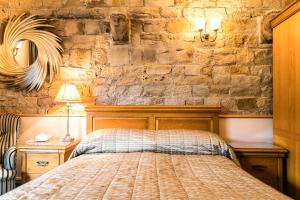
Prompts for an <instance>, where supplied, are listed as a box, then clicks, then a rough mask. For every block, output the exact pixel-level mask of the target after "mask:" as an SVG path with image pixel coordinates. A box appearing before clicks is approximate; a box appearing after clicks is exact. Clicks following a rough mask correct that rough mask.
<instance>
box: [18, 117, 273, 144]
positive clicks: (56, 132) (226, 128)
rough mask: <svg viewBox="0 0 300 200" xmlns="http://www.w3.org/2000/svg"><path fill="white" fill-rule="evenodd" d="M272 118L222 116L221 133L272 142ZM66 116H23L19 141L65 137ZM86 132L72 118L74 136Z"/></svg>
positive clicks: (80, 120)
mask: <svg viewBox="0 0 300 200" xmlns="http://www.w3.org/2000/svg"><path fill="white" fill-rule="evenodd" d="M272 121H273V120H272V119H271V118H221V119H220V135H221V136H222V137H223V138H224V139H225V140H227V141H243V142H247V141H249V142H272V139H273V128H272ZM66 126H67V125H66V117H58V116H56V117H55V116H47V117H46V116H45V117H22V118H21V133H20V137H19V143H23V142H26V141H27V140H29V139H33V138H34V137H35V136H36V135H37V134H39V133H42V132H44V133H46V134H51V135H53V137H58V138H63V136H64V135H65V134H66ZM85 132H86V118H85V117H83V116H82V117H78V116H77V117H71V118H70V133H71V135H72V137H74V138H82V137H84V136H85Z"/></svg>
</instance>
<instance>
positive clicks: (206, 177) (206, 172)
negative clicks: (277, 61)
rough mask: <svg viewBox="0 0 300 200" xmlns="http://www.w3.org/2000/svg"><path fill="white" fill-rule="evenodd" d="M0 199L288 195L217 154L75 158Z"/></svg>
mask: <svg viewBox="0 0 300 200" xmlns="http://www.w3.org/2000/svg"><path fill="white" fill-rule="evenodd" d="M0 199H9V200H13V199H22V200H25V199H30V200H35V199H43V200H44V199H53V200H54V199H55V200H60V199H61V200H68V199H86V200H89V199H91V200H92V199H121V200H122V199H172V200H175V199H226V200H228V199H254V200H258V199H262V200H266V199H288V197H286V196H284V195H283V194H281V193H279V192H277V191H276V190H275V189H272V188H271V187H269V186H267V185H265V184H263V183H262V182H260V181H258V180H257V179H255V178H253V177H252V176H251V175H249V174H247V173H246V172H245V171H243V170H242V169H241V168H240V167H238V166H237V165H236V164H235V163H234V162H232V161H231V160H230V159H228V158H226V157H224V156H219V155H176V154H165V153H153V152H133V153H101V154H86V155H81V156H79V157H76V158H74V159H72V160H70V161H68V162H66V163H64V164H63V165H61V166H60V167H58V168H56V169H54V170H52V171H50V172H48V173H46V174H44V175H42V176H41V177H39V178H37V179H35V180H34V181H31V182H29V183H27V184H25V185H22V186H20V187H18V188H17V189H15V190H13V191H11V192H9V193H7V194H6V195H4V196H1V197H0Z"/></svg>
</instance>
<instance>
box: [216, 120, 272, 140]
mask: <svg viewBox="0 0 300 200" xmlns="http://www.w3.org/2000/svg"><path fill="white" fill-rule="evenodd" d="M220 134H221V136H222V137H223V138H224V139H225V140H227V141H228V142H232V141H241V142H267V143H272V142H273V120H272V119H271V118H221V119H220Z"/></svg>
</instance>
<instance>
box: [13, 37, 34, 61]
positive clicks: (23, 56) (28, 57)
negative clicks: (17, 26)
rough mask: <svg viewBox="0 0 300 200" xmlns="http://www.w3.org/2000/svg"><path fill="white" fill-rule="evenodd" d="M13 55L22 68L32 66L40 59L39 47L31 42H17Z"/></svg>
mask: <svg viewBox="0 0 300 200" xmlns="http://www.w3.org/2000/svg"><path fill="white" fill-rule="evenodd" d="M12 54H13V56H14V58H15V60H16V61H17V63H18V64H19V65H20V66H29V65H32V64H33V63H34V62H36V61H37V59H38V49H37V46H36V45H35V44H34V43H33V42H31V41H30V40H19V41H17V43H16V45H15V47H14V48H13V50H12Z"/></svg>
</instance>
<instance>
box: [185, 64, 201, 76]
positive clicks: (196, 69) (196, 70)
mask: <svg viewBox="0 0 300 200" xmlns="http://www.w3.org/2000/svg"><path fill="white" fill-rule="evenodd" d="M201 68H202V67H200V66H199V65H186V66H185V67H184V74H185V75H192V76H193V75H200V70H201Z"/></svg>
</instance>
